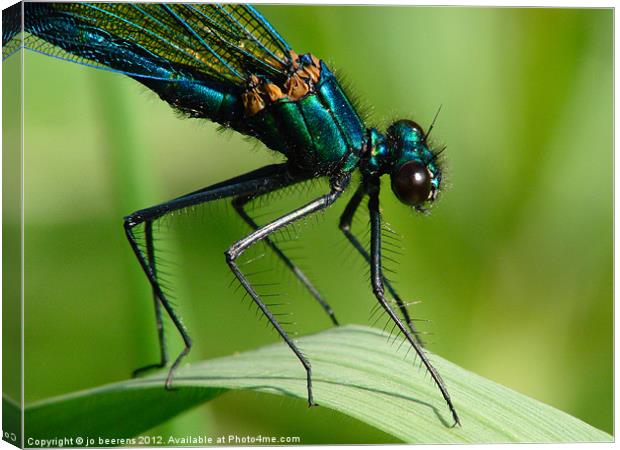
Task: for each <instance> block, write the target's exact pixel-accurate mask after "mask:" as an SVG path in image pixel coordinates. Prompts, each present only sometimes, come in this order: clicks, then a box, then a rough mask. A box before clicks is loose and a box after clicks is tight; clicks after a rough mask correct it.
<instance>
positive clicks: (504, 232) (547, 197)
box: [5, 6, 613, 444]
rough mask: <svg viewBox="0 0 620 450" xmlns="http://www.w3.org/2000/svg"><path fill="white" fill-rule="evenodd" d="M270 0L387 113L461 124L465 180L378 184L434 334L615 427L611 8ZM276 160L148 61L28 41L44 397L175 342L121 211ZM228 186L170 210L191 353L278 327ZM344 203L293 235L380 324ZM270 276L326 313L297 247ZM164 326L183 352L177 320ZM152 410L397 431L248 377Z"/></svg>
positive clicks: (113, 375)
mask: <svg viewBox="0 0 620 450" xmlns="http://www.w3.org/2000/svg"><path fill="white" fill-rule="evenodd" d="M259 9H260V10H261V11H262V12H263V13H264V14H265V16H266V17H267V18H268V19H269V20H270V21H271V22H272V23H273V25H274V26H275V27H276V29H278V30H279V32H280V33H281V34H282V35H283V36H284V37H285V38H286V39H287V40H288V41H289V43H290V44H291V45H292V47H293V48H295V49H296V50H297V51H298V52H305V51H311V52H312V53H314V54H315V55H317V56H319V57H320V58H322V59H324V60H326V61H327V62H328V63H329V64H330V65H331V67H332V68H333V69H334V70H335V71H336V73H337V74H338V75H340V76H342V77H344V79H345V80H346V85H348V86H349V89H350V91H351V92H352V93H354V94H355V96H356V97H358V98H359V100H360V101H361V103H362V105H364V106H365V111H366V112H368V113H370V118H369V121H368V125H369V126H378V127H380V129H385V127H386V126H387V125H388V124H389V123H390V122H391V121H392V120H394V119H397V118H401V117H406V118H412V119H414V120H416V121H418V122H419V123H421V124H423V125H424V126H427V125H428V124H429V123H430V121H431V120H432V118H433V115H434V113H435V112H436V110H437V108H438V107H439V106H440V105H443V109H442V112H441V114H440V116H439V119H438V122H437V125H436V129H435V131H434V132H433V134H434V136H435V139H436V140H437V141H438V142H439V143H445V144H447V145H448V150H447V152H446V153H445V155H447V156H446V159H447V174H448V175H447V183H446V185H447V186H446V189H445V191H444V193H443V195H442V196H441V201H439V202H438V203H437V204H436V206H435V207H434V208H433V213H432V214H431V215H430V216H428V217H425V216H421V215H416V214H413V213H412V212H411V211H410V210H409V209H407V208H405V207H403V206H402V205H400V204H399V203H398V201H397V200H396V199H395V198H394V196H393V195H392V194H391V192H390V190H389V188H388V184H387V183H384V186H385V189H383V193H382V205H383V212H384V217H385V219H386V220H387V221H388V222H389V223H390V224H391V226H392V227H393V228H394V229H395V230H396V231H398V232H399V233H400V234H402V236H403V241H402V245H403V248H404V249H405V250H404V256H402V257H401V258H400V264H399V265H398V266H396V267H395V268H396V269H397V275H396V276H395V277H396V280H397V282H398V283H397V286H398V289H399V291H400V292H401V295H402V296H403V297H404V298H406V299H408V300H423V301H422V303H420V304H418V305H415V306H413V307H412V313H413V314H414V316H416V317H420V318H423V319H428V320H429V322H427V323H423V324H422V325H421V327H422V328H423V329H424V330H425V331H428V332H429V333H432V335H430V336H429V338H428V340H429V341H430V342H431V343H430V345H429V347H430V349H431V350H432V351H433V352H436V353H438V354H440V355H442V356H443V357H445V358H447V359H449V360H451V361H453V362H455V363H457V364H459V365H461V366H463V367H465V368H467V369H469V370H471V371H473V372H476V373H478V374H480V375H482V376H485V377H488V378H490V379H492V380H495V381H497V382H499V383H501V384H504V385H506V386H509V387H511V388H513V389H515V390H517V391H520V392H522V393H525V394H527V395H529V396H532V397H534V398H536V399H538V400H540V401H543V402H545V403H548V404H550V405H553V406H555V407H557V408H560V409H562V410H564V411H566V412H568V413H570V414H572V415H575V416H577V417H579V418H581V419H583V420H585V421H586V422H588V423H590V424H592V425H594V426H596V427H598V428H601V429H603V430H605V431H607V432H612V430H613V428H612V418H613V409H612V406H613V403H612V393H613V391H612V387H613V382H612V380H613V378H612V376H613V365H612V362H613V354H612V350H613V347H612V333H613V322H612V308H613V303H612V301H613V300H612V299H613V297H612V295H613V294H612V262H613V260H612V176H613V173H612V157H613V150H612V132H613V130H612V112H613V109H612V108H613V103H612V98H613V96H612V87H613V86H612V69H613V66H612V36H613V22H612V20H613V18H612V11H611V10H609V9H607V10H604V9H574V10H568V9H508V8H504V9H489V8H420V7H380V8H379V7H316V6H286V7H284V6H269V7H267V6H265V7H260V8H259ZM10 64H13V65H16V64H17V58H13V59H12V60H9V61H7V62H6V63H5V69H7V68H10V66H8V65H10ZM277 159H278V157H277V155H275V156H274V155H273V154H272V153H270V152H268V151H265V150H263V149H262V148H261V147H260V146H256V145H255V144H254V143H252V142H248V141H247V140H245V139H243V138H242V137H240V136H238V135H235V134H221V133H218V132H217V131H216V127H215V126H214V125H212V124H210V123H208V122H202V121H197V120H189V119H178V118H177V117H175V113H174V112H173V111H172V110H171V109H170V108H169V107H168V106H167V105H166V104H164V103H163V102H161V101H160V100H159V99H158V98H157V97H156V96H155V95H154V94H152V93H150V92H149V91H148V90H147V89H146V88H144V87H142V86H141V85H139V84H138V83H136V82H135V81H133V80H130V79H128V78H125V77H122V76H119V75H116V74H111V73H106V72H104V71H98V70H93V69H89V68H85V67H81V66H78V65H76V64H68V63H65V62H62V61H58V60H53V59H51V58H46V57H44V56H41V55H37V54H34V53H32V52H29V53H27V54H26V57H25V177H26V179H25V205H26V206H25V208H26V209H25V219H26V225H25V251H26V254H25V257H26V260H25V264H26V273H25V280H26V310H25V320H26V323H25V325H26V336H25V346H26V357H25V383H26V390H25V397H26V402H30V401H34V400H39V399H42V398H45V397H48V396H52V395H57V394H62V393H66V392H70V391H73V390H77V389H83V388H88V387H92V386H97V385H100V384H103V383H109V382H113V381H118V380H122V379H125V378H127V377H128V375H129V374H130V373H131V371H132V370H133V369H134V368H136V367H138V366H141V365H145V364H148V363H151V362H154V361H155V360H156V359H157V355H158V353H157V345H156V334H155V328H154V322H153V312H152V303H151V298H150V293H149V289H148V287H147V283H146V280H145V279H143V276H142V274H141V272H140V269H139V266H138V264H137V263H136V261H135V260H134V257H133V256H132V254H131V251H130V248H129V246H128V245H127V243H126V241H125V237H124V233H123V230H122V217H123V216H124V215H126V214H128V213H130V212H132V211H134V210H137V209H140V208H143V207H146V206H150V205H153V204H155V203H158V202H161V201H163V200H167V199H169V198H172V197H175V196H177V195H180V194H183V193H186V192H189V191H192V190H195V189H198V188H200V187H204V186H207V185H209V184H211V183H214V182H218V181H221V180H224V179H226V178H228V177H231V176H234V175H237V174H239V173H241V172H243V171H248V170H251V169H253V168H256V167H259V166H261V165H263V164H266V163H271V162H273V161H274V160H277ZM319 190H320V189H319ZM319 190H317V189H315V190H313V191H311V192H307V193H306V194H305V195H308V198H309V196H310V195H312V194H313V193H314V194H316V193H318V192H319ZM299 201H300V199H299V197H295V201H293V202H291V201H290V200H286V199H285V200H284V201H278V202H274V205H273V206H271V207H268V208H266V209H265V208H259V209H261V214H262V213H263V212H265V211H266V212H269V213H274V212H281V211H284V209H285V208H286V207H288V206H292V205H294V204H297V203H298V202H299ZM220 206H221V207H219V206H218V207H215V208H209V209H207V210H206V211H203V212H204V214H202V213H200V211H198V212H192V213H189V214H187V215H185V216H183V217H182V218H178V219H172V220H171V221H170V223H169V224H168V225H166V226H164V227H163V228H162V236H163V237H164V239H165V240H164V241H163V242H164V244H162V245H165V246H166V249H167V250H169V251H170V259H171V260H172V261H173V262H175V263H176V264H178V265H177V266H173V268H171V269H170V270H171V272H172V274H171V280H172V282H173V284H174V286H175V293H176V296H177V299H176V304H177V305H178V309H179V311H180V313H181V316H182V317H183V318H184V320H185V323H186V325H187V327H188V329H189V330H190V332H191V335H192V336H193V338H194V342H195V347H194V349H193V351H192V353H191V356H190V358H189V361H197V360H201V359H204V358H210V357H214V356H219V355H226V354H230V353H232V352H235V351H242V350H245V349H250V348H253V347H256V346H260V345H263V344H266V343H270V342H274V341H276V340H277V337H276V335H275V334H274V333H273V332H272V331H271V330H269V329H268V328H267V327H266V326H265V325H264V322H261V321H258V320H257V319H256V317H255V314H254V311H252V310H250V309H249V308H248V303H247V300H246V301H245V302H242V301H241V294H240V293H239V292H234V289H231V288H229V287H228V283H229V281H230V279H231V277H230V275H229V274H228V272H227V269H226V266H225V263H224V259H223V254H222V252H223V251H224V250H225V249H226V247H227V245H229V244H230V243H231V242H233V241H234V240H235V239H236V238H238V237H240V236H242V235H243V234H244V232H247V229H246V228H245V227H244V226H243V225H242V224H240V223H239V221H238V220H236V219H235V218H234V217H233V214H232V213H231V211H230V209H226V208H224V207H223V205H220ZM343 207H344V201H343V202H342V203H340V204H337V205H336V206H334V207H333V208H331V210H330V211H329V212H328V213H327V214H326V215H325V216H324V218H323V219H321V220H320V221H319V223H318V224H314V223H313V222H309V223H308V226H307V227H303V228H300V230H303V233H300V237H299V239H298V240H296V241H295V242H294V244H295V246H296V247H299V249H291V251H294V253H292V255H293V259H294V260H296V261H300V262H303V264H302V266H303V267H304V268H307V270H308V272H309V274H310V275H311V276H312V279H313V280H314V281H315V283H316V285H317V286H318V287H319V288H320V289H321V291H322V292H323V293H324V295H325V296H326V298H327V299H328V300H329V301H330V302H331V304H332V306H333V307H334V309H335V311H336V313H337V315H338V317H339V319H340V320H341V322H344V323H369V315H370V314H369V313H370V310H371V308H372V306H373V305H374V299H373V296H372V292H371V290H370V288H369V283H368V281H367V269H366V267H365V265H364V264H363V262H362V261H361V259H360V258H359V257H357V256H356V255H355V254H353V253H352V252H351V251H350V250H349V249H348V248H347V246H346V243H345V241H344V237H343V236H342V235H341V234H340V232H339V231H338V230H337V227H336V224H337V219H338V215H339V213H340V211H341V209H342V208H343ZM269 208H271V209H269ZM207 213H208V214H207ZM358 219H359V220H358V221H357V222H356V224H355V226H356V228H355V229H356V230H360V231H361V232H360V233H359V235H360V236H361V237H363V236H364V231H365V227H366V223H367V221H366V218H365V217H362V215H361V214H360V216H359V218H358ZM261 220H264V219H261ZM302 258H303V259H302ZM266 264H267V265H270V264H271V265H272V266H277V264H278V263H277V262H276V261H275V260H273V259H266ZM272 277H273V278H274V279H276V280H280V279H281V280H282V284H281V286H282V292H283V293H286V294H287V295H288V298H289V299H290V301H291V303H292V304H291V306H290V310H291V311H292V312H294V313H295V321H296V322H297V325H295V329H296V330H297V331H298V332H299V333H307V332H312V331H318V330H320V329H324V328H326V327H328V326H329V321H328V320H327V318H326V316H325V315H324V313H323V312H322V310H321V309H320V308H319V307H318V306H316V305H315V304H313V303H312V301H311V300H310V299H309V297H308V296H307V294H305V293H304V292H303V291H302V290H301V289H300V288H299V287H298V286H297V285H296V284H295V283H294V282H293V281H292V280H291V279H290V277H289V276H287V275H286V274H285V272H284V271H283V270H281V268H280V267H279V266H278V267H277V270H276V271H275V272H274V273H273V274H272ZM382 325H383V322H378V323H377V326H379V327H381V326H382ZM168 336H169V339H170V341H171V351H172V352H173V353H174V352H176V351H177V350H178V348H179V341H178V337H177V335H176V333H174V332H172V330H170V331H169V332H168ZM291 358H293V356H292V355H291ZM412 376H422V373H421V372H420V371H416V370H412ZM438 395H439V394H438ZM464 426H466V424H464ZM156 431H157V432H163V433H172V434H175V435H184V434H192V433H195V434H197V433H212V434H228V433H235V434H239V435H246V434H256V433H261V434H263V435H287V436H300V437H301V439H302V443H305V444H310V443H373V442H392V441H393V438H391V437H390V436H387V435H385V434H383V433H381V432H379V431H376V430H374V429H372V428H370V427H368V426H366V425H364V424H362V423H360V422H357V421H355V420H353V419H350V418H347V417H344V416H342V415H340V414H338V413H335V412H332V411H329V410H325V409H321V408H319V409H312V410H308V408H307V407H306V404H305V402H304V401H296V400H293V399H285V398H281V397H274V396H269V395H265V394H257V393H252V392H245V393H239V392H237V393H228V394H226V395H224V396H222V397H220V398H219V399H217V400H215V401H213V402H211V403H210V404H208V405H206V406H202V407H200V408H198V409H196V410H194V411H191V412H189V413H186V414H184V415H182V416H179V417H178V418H176V419H175V420H173V421H172V422H170V423H168V424H166V425H164V426H162V427H161V428H160V429H158V430H156Z"/></svg>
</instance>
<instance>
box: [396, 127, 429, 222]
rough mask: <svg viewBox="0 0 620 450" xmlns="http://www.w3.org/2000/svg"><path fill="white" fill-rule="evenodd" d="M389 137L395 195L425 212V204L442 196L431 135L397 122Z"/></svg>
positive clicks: (420, 128)
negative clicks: (428, 136)
mask: <svg viewBox="0 0 620 450" xmlns="http://www.w3.org/2000/svg"><path fill="white" fill-rule="evenodd" d="M385 137H386V139H385V146H386V150H387V151H386V154H387V155H388V157H389V158H390V159H391V161H390V165H389V167H390V172H389V173H390V178H391V181H392V191H393V192H394V194H395V195H396V197H398V199H399V200H400V201H401V202H403V203H404V204H406V205H410V206H413V207H415V208H416V209H419V210H423V209H424V208H423V206H424V204H425V203H427V202H432V201H433V200H435V198H436V197H437V194H438V193H439V188H440V185H441V168H440V167H439V165H438V162H437V156H438V154H439V153H438V152H433V151H432V150H431V149H430V148H429V145H428V143H427V139H426V138H427V135H426V134H425V133H424V131H423V130H422V127H421V126H420V125H418V124H417V123H415V122H413V121H412V120H399V121H397V122H394V123H393V124H392V125H390V127H389V128H388V129H387V132H386V136H385Z"/></svg>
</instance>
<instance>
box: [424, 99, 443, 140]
mask: <svg viewBox="0 0 620 450" xmlns="http://www.w3.org/2000/svg"><path fill="white" fill-rule="evenodd" d="M441 106H442V105H439V108H438V109H437V112H436V113H435V117H433V121H432V122H431V126H430V127H428V132H427V133H426V135H425V136H424V142H427V141H428V137H429V136H430V135H431V131H433V127H434V126H435V122H436V121H437V116H439V112H440V111H441Z"/></svg>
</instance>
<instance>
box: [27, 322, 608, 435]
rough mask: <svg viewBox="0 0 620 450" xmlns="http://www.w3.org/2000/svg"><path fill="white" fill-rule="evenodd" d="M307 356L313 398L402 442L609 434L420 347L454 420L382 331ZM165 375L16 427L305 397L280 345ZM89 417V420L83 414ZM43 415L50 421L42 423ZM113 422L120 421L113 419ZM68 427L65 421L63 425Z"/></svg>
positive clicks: (130, 428)
mask: <svg viewBox="0 0 620 450" xmlns="http://www.w3.org/2000/svg"><path fill="white" fill-rule="evenodd" d="M299 345H300V348H301V349H302V351H304V353H306V354H307V356H308V357H309V358H310V360H311V361H312V364H313V374H314V376H313V384H314V394H315V399H316V400H317V402H318V403H319V404H320V405H321V406H322V407H328V408H332V409H334V410H337V411H340V412H342V413H344V414H348V415H350V416H352V417H354V418H356V419H359V420H361V421H363V422H366V423H368V424H370V425H372V426H374V427H376V428H378V429H381V430H383V431H385V432H387V433H389V434H391V435H393V436H395V437H397V438H399V439H401V440H403V441H404V442H411V443H439V442H442V443H448V442H455V443H473V442H476V443H482V442H610V441H612V440H613V437H612V436H610V435H608V434H607V433H604V432H602V431H600V430H597V429H595V428H593V427H591V426H589V425H588V424H586V423H584V422H582V421H580V420H579V419H577V418H574V417H572V416H570V415H568V414H566V413H563V412H561V411H559V410H557V409H554V408H552V407H550V406H548V405H545V404H543V403H540V402H538V401H536V400H533V399H530V398H528V397H525V396H523V395H521V394H519V393H517V392H515V391H512V390H510V389H508V388H506V387H503V386H501V385H498V384H496V383H494V382H492V381H489V380H486V379H484V378H482V377H480V376H478V375H475V374H473V373H471V372H468V371H466V370H464V369H462V368H460V367H458V366H456V365H454V364H452V363H449V362H447V361H445V360H443V359H441V358H439V357H437V356H435V355H429V356H430V357H431V359H432V361H433V363H434V364H435V366H436V367H437V369H438V370H439V372H440V373H441V374H442V376H443V377H444V380H445V382H446V384H447V386H448V389H449V391H450V392H451V395H452V398H453V400H454V403H455V405H456V408H457V411H458V412H459V414H460V415H461V421H462V424H463V425H462V427H457V428H452V427H451V420H450V414H449V412H448V410H447V407H446V405H445V404H444V402H443V400H442V398H441V396H440V394H439V392H438V390H437V389H436V387H435V386H434V384H433V383H432V382H431V381H430V379H428V377H427V378H426V379H425V378H424V372H423V371H422V370H421V369H420V370H418V369H415V368H412V364H411V362H410V360H409V361H405V360H404V359H403V356H404V354H405V353H404V351H405V349H404V346H403V349H401V350H400V351H397V349H396V346H395V345H390V344H389V343H388V340H387V334H385V333H383V332H381V331H379V330H375V329H372V328H367V327H361V326H346V327H338V328H333V329H330V330H327V331H325V332H322V333H318V334H315V335H311V336H306V337H303V338H301V339H299ZM164 377H165V373H160V374H157V375H154V376H151V377H147V378H143V379H138V380H129V381H125V382H121V383H115V384H111V385H106V386H102V387H99V388H95V389H91V390H88V391H81V392H78V393H74V394H69V395H67V396H61V397H56V398H52V399H49V400H46V401H44V402H39V403H36V404H32V405H30V406H28V407H27V408H26V412H25V415H26V429H25V431H26V435H27V436H32V437H36V438H42V437H52V436H57V435H58V431H59V430H64V432H65V433H66V434H69V432H72V433H74V434H82V435H83V434H85V430H87V431H88V433H90V435H91V436H98V435H101V436H110V437H119V436H133V435H136V434H139V433H141V432H144V431H147V430H148V429H149V428H151V427H153V426H155V425H157V424H158V423H162V422H164V421H165V420H167V419H169V418H171V417H173V416H174V415H176V414H178V413H180V412H181V411H184V410H186V409H189V408H191V407H193V406H196V405H198V404H200V403H202V402H205V401H209V400H211V399H212V398H215V397H217V396H218V395H220V394H221V393H223V392H225V391H226V390H229V389H249V390H255V391H261V392H269V393H276V394H279V395H287V396H292V397H297V398H300V399H302V400H303V401H305V399H306V385H305V372H304V370H303V368H302V367H301V365H300V364H299V363H298V361H297V360H296V359H295V357H294V355H292V354H291V353H290V351H289V350H288V348H287V347H285V346H284V344H276V345H271V346H267V347H263V348H260V349H257V350H253V351H249V352H244V353H241V354H236V355H232V356H227V357H224V358H218V359H214V360H209V361H205V362H201V363H197V364H194V365H191V366H190V365H188V366H185V367H184V368H183V369H182V370H179V372H178V373H177V376H176V377H175V386H176V387H178V388H179V389H178V390H177V391H174V392H168V391H165V390H164V389H163V387H162V386H163V380H164ZM93 418H94V419H95V420H93ZM50 420H51V422H50ZM119 424H120V425H119ZM68 427H69V428H68Z"/></svg>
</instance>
